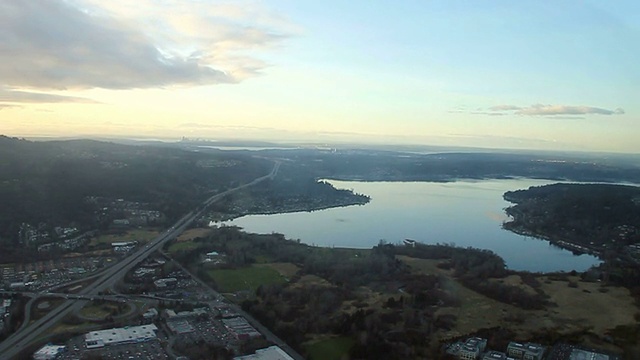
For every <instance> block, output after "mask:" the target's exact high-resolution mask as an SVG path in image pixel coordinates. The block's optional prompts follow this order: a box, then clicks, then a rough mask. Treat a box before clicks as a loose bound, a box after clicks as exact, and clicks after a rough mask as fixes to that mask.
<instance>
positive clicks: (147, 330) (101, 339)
mask: <svg viewBox="0 0 640 360" xmlns="http://www.w3.org/2000/svg"><path fill="white" fill-rule="evenodd" d="M157 330H158V328H157V327H156V326H155V325H153V324H149V325H141V326H131V327H124V328H114V329H107V330H100V331H92V332H90V333H87V334H86V335H85V336H84V342H85V345H86V346H87V349H97V348H101V347H105V346H109V345H119V344H132V343H138V342H144V341H149V340H152V339H155V338H156V337H157V336H156V331H157Z"/></svg>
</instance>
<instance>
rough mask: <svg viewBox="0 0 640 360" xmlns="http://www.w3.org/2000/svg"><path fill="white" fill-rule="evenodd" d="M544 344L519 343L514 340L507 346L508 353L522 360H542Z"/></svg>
mask: <svg viewBox="0 0 640 360" xmlns="http://www.w3.org/2000/svg"><path fill="white" fill-rule="evenodd" d="M544 350H545V348H544V346H542V345H540V344H534V343H524V344H523V343H519V342H515V341H512V342H510V343H509V346H507V355H509V356H511V357H513V358H515V359H522V360H542V356H543V355H544Z"/></svg>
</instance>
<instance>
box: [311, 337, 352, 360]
mask: <svg viewBox="0 0 640 360" xmlns="http://www.w3.org/2000/svg"><path fill="white" fill-rule="evenodd" d="M354 342H355V341H354V340H353V339H352V338H348V337H335V338H331V339H326V340H320V341H316V342H314V343H311V344H309V345H306V346H305V348H306V349H307V352H308V353H309V359H311V360H340V359H342V357H343V356H345V355H347V354H348V353H349V350H350V349H351V347H352V346H353V344H354ZM345 358H346V357H345Z"/></svg>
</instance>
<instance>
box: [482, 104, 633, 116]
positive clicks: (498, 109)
mask: <svg viewBox="0 0 640 360" xmlns="http://www.w3.org/2000/svg"><path fill="white" fill-rule="evenodd" d="M624 113H625V111H624V110H623V109H621V108H617V109H614V110H609V109H604V108H599V107H594V106H572V105H546V104H534V105H531V106H528V107H521V106H516V105H497V106H492V107H490V108H489V111H487V112H478V114H484V115H526V116H550V117H554V118H574V119H575V118H576V116H577V117H579V116H581V115H621V114H624Z"/></svg>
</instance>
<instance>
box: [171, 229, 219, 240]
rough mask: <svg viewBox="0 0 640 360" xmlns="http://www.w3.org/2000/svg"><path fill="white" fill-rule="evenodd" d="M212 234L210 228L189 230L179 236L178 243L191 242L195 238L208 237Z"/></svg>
mask: <svg viewBox="0 0 640 360" xmlns="http://www.w3.org/2000/svg"><path fill="white" fill-rule="evenodd" d="M210 233H211V229H209V228H196V229H188V230H186V231H185V232H183V233H182V234H180V236H178V238H177V241H178V242H183V241H191V240H193V239H195V238H199V237H206V236H207V235H209V234H210Z"/></svg>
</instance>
